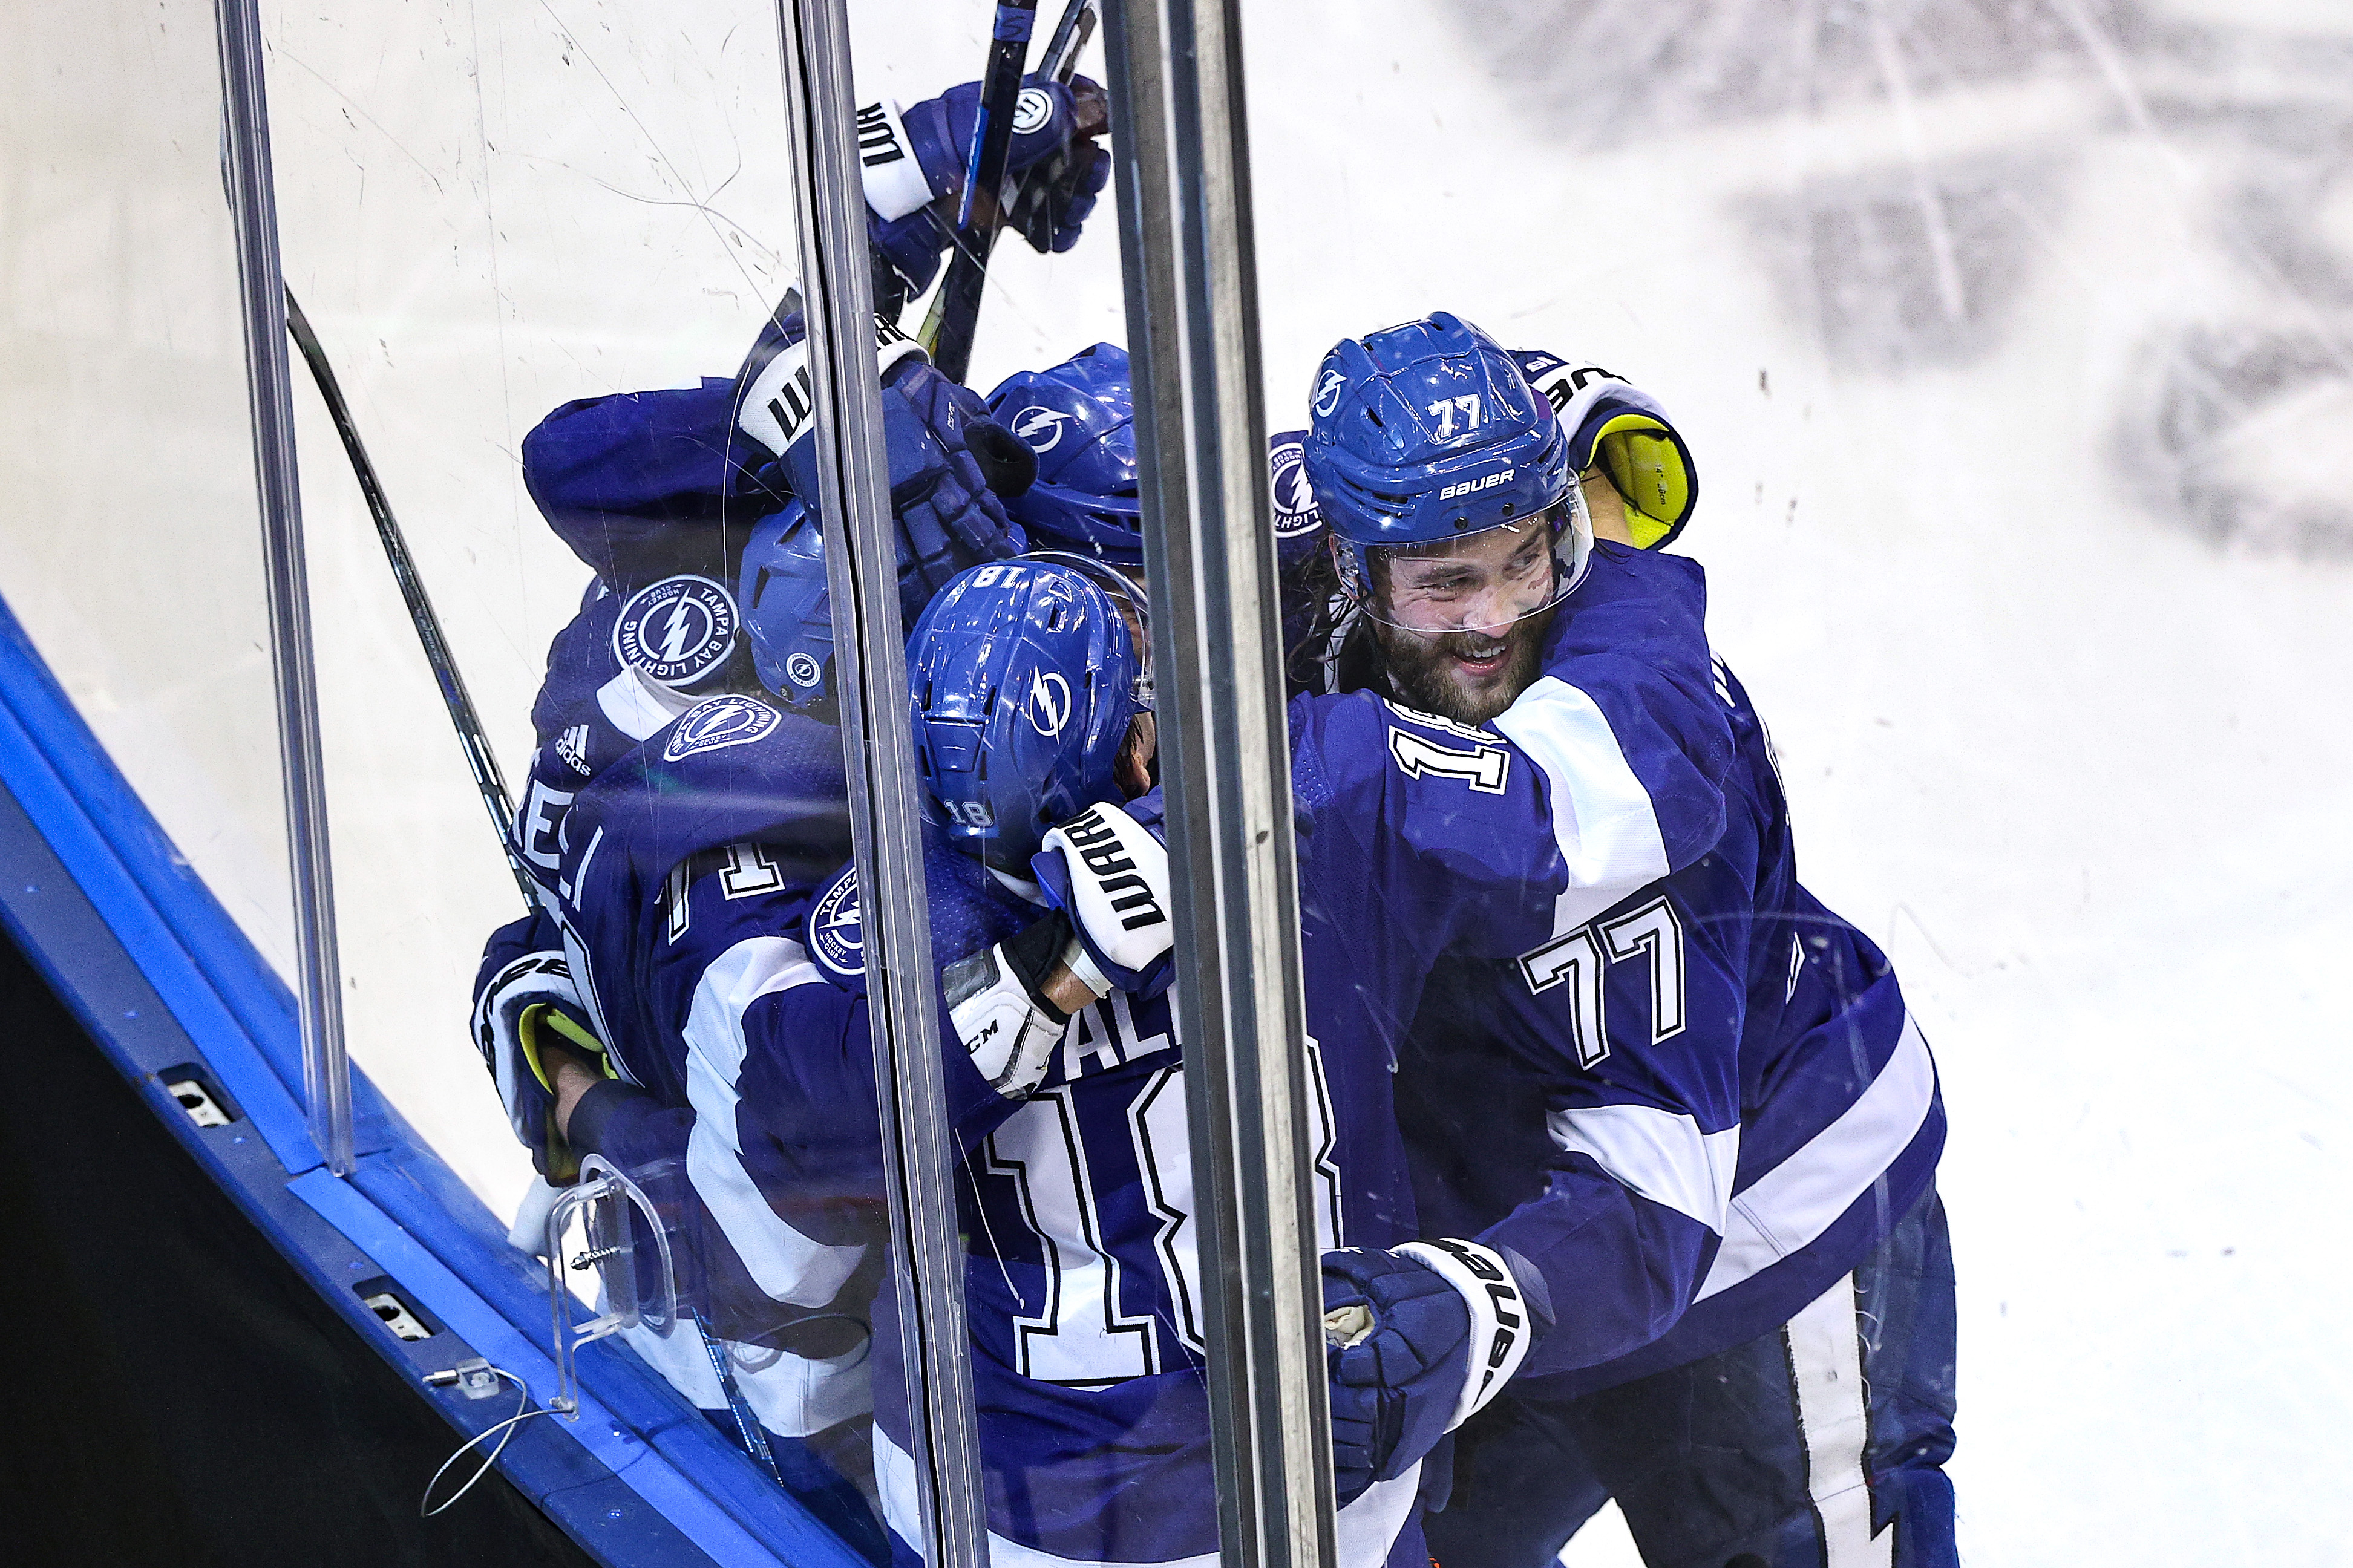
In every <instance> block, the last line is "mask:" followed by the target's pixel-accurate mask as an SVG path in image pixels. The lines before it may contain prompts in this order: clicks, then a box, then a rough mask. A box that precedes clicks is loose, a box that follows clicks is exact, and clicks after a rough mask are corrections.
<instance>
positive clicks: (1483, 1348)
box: [1396, 1237, 1534, 1432]
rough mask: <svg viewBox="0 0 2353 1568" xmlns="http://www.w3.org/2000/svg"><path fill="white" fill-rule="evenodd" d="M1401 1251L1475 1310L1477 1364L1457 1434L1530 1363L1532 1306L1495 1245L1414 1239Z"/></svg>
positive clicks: (1469, 1375) (1465, 1386)
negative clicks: (1522, 1366) (1525, 1363)
mask: <svg viewBox="0 0 2353 1568" xmlns="http://www.w3.org/2000/svg"><path fill="white" fill-rule="evenodd" d="M1396 1250H1397V1252H1398V1255H1399V1256H1400V1257H1404V1258H1412V1259H1413V1260H1414V1261H1415V1262H1417V1263H1421V1264H1426V1265H1428V1266H1429V1267H1430V1268H1432V1269H1434V1270H1436V1271H1437V1273H1438V1275H1439V1277H1440V1279H1444V1280H1445V1281H1446V1282H1447V1283H1448V1284H1449V1285H1451V1286H1453V1287H1454V1289H1455V1290H1456V1291H1457V1292H1458V1293H1460V1294H1461V1297H1462V1300H1463V1303H1464V1304H1465V1305H1466V1306H1468V1307H1469V1308H1470V1310H1471V1364H1470V1367H1469V1368H1468V1370H1467V1372H1466V1374H1465V1375H1464V1377H1463V1379H1462V1394H1461V1397H1460V1398H1459V1399H1457V1400H1456V1402H1455V1405H1454V1414H1453V1416H1452V1417H1451V1419H1450V1420H1449V1421H1448V1422H1447V1424H1446V1430H1448V1431H1449V1432H1451V1431H1453V1430H1454V1428H1456V1427H1457V1426H1461V1425H1462V1423H1464V1422H1465V1421H1468V1420H1469V1419H1471V1417H1472V1416H1473V1415H1477V1414H1478V1413H1479V1412H1480V1411H1481V1410H1482V1409H1483V1408H1485V1407H1486V1405H1487V1404H1488V1402H1489V1401H1491V1400H1493V1398H1494V1397H1495V1395H1497V1394H1501V1393H1502V1392H1503V1391H1504V1384H1507V1383H1509V1382H1511V1381H1512V1376H1513V1374H1514V1373H1517V1372H1518V1371H1519V1370H1520V1363H1522V1362H1523V1361H1525V1360H1526V1359H1527V1353H1528V1342H1529V1341H1530V1340H1531V1339H1532V1338H1533V1337H1534V1333H1533V1330H1534V1324H1533V1323H1532V1322H1531V1321H1530V1319H1529V1313H1528V1304H1527V1302H1526V1300H1525V1299H1524V1298H1523V1297H1522V1295H1521V1293H1520V1286H1519V1281H1518V1280H1516V1279H1514V1278H1513V1277H1512V1270H1511V1268H1510V1267H1509V1266H1508V1265H1506V1264H1505V1263H1504V1258H1503V1255H1502V1254H1501V1253H1499V1252H1497V1251H1495V1250H1494V1248H1493V1247H1482V1246H1481V1245H1479V1243H1477V1242H1475V1241H1457V1240H1455V1239H1453V1238H1452V1237H1439V1238H1437V1239H1435V1240H1431V1241H1409V1242H1407V1243H1406V1244H1405V1245H1404V1246H1402V1247H1398V1248H1397V1249H1396Z"/></svg>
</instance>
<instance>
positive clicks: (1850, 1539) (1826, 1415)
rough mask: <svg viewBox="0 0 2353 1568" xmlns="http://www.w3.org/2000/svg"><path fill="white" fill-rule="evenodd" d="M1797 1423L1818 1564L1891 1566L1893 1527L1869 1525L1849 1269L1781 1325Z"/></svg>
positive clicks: (1865, 1393) (1864, 1422) (1863, 1400)
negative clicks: (1818, 1537) (1819, 1544)
mask: <svg viewBox="0 0 2353 1568" xmlns="http://www.w3.org/2000/svg"><path fill="white" fill-rule="evenodd" d="M1781 1342H1782V1344H1783V1346H1784V1347H1785V1348H1786V1349H1787V1351H1788V1358H1789V1381H1790V1384H1791V1385H1792V1386H1793V1388H1794V1390H1795V1392H1796V1394H1797V1398H1798V1426H1799V1430H1800V1432H1801V1433H1802V1434H1803V1436H1804V1438H1805V1444H1806V1495H1807V1497H1808V1498H1809V1499H1810V1500H1811V1502H1812V1504H1813V1509H1814V1518H1815V1520H1816V1521H1818V1523H1819V1524H1820V1529H1821V1539H1822V1568H1890V1565H1891V1564H1892V1563H1893V1562H1894V1551H1895V1532H1894V1531H1882V1532H1880V1533H1878V1534H1876V1535H1874V1534H1873V1532H1872V1529H1871V1484H1870V1477H1869V1475H1868V1474H1867V1473H1866V1472H1865V1470H1864V1468H1863V1464H1864V1453H1865V1450H1866V1449H1867V1448H1868V1447H1869V1445H1870V1442H1871V1410H1870V1405H1869V1399H1870V1391H1869V1387H1868V1385H1867V1384H1865V1383H1864V1382H1863V1376H1862V1336H1861V1335H1860V1333H1859V1332H1858V1331H1857V1328H1856V1324H1855V1315H1854V1276H1853V1275H1852V1274H1847V1275H1841V1277H1840V1279H1839V1282H1838V1283H1837V1284H1835V1285H1833V1286H1831V1288H1830V1289H1827V1290H1825V1291H1823V1292H1822V1293H1821V1294H1820V1296H1818V1297H1816V1298H1815V1299H1814V1300H1813V1302H1812V1304H1811V1305H1810V1306H1808V1307H1806V1308H1805V1309H1804V1310H1802V1311H1800V1312H1799V1314H1798V1315H1797V1316H1796V1317H1794V1318H1791V1319H1790V1320H1789V1321H1788V1324H1787V1325H1786V1326H1785V1327H1784V1328H1783V1329H1782V1330H1781Z"/></svg>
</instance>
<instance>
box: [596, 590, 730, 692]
mask: <svg viewBox="0 0 2353 1568" xmlns="http://www.w3.org/2000/svg"><path fill="white" fill-rule="evenodd" d="M738 619H739V617H738V616H737V615H736V613H735V596H734V595H733V594H730V593H729V592H728V591H727V590H726V589H725V588H724V587H723V586H722V585H721V584H717V583H714V582H712V580H711V579H710V578H708V577H695V576H680V577H665V578H663V579H662V580H661V581H660V582H659V583H656V584H654V585H653V586H651V587H649V588H645V589H642V590H640V591H639V592H638V593H637V594H635V595H632V596H631V597H630V599H629V602H628V604H626V605H622V606H621V614H620V616H619V618H618V619H617V620H615V621H614V623H613V657H614V658H617V659H618V660H620V661H621V663H622V664H623V665H625V666H627V667H628V668H631V669H636V670H641V671H643V672H644V673H645V675H646V676H647V678H648V679H651V680H655V681H659V683H660V684H662V685H664V686H686V685H690V684H691V683H692V682H694V681H697V680H700V679H702V677H704V676H706V675H708V674H710V673H711V672H712V670H713V669H715V668H718V667H719V666H720V665H721V664H723V663H724V662H725V661H726V658H727V656H728V655H729V654H731V653H733V652H734V651H735V627H736V624H737V621H738Z"/></svg>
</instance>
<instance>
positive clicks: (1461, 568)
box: [1366, 516, 1560, 724]
mask: <svg viewBox="0 0 2353 1568" xmlns="http://www.w3.org/2000/svg"><path fill="white" fill-rule="evenodd" d="M1554 525H1555V520H1554V519H1553V518H1552V517H1550V516H1544V517H1535V518H1530V519H1528V520H1527V521H1526V522H1525V523H1523V524H1521V525H1519V526H1516V527H1502V528H1491V529H1488V530H1485V531H1482V532H1480V533H1475V534H1472V535H1470V536H1469V537H1467V538H1464V539H1460V540H1453V541H1449V542H1446V543H1445V544H1444V545H1443V546H1441V547H1437V548H1426V549H1418V550H1414V551H1410V552H1409V551H1404V550H1399V551H1397V552H1389V553H1387V554H1386V555H1385V556H1384V557H1383V558H1382V559H1381V561H1380V563H1379V564H1378V565H1377V567H1376V568H1375V571H1374V578H1375V581H1374V583H1373V585H1372V588H1373V596H1372V603H1371V605H1369V608H1370V610H1371V614H1370V615H1368V616H1366V620H1367V622H1368V623H1369V624H1370V625H1371V626H1372V628H1373V636H1374V638H1375V640H1376V641H1377V643H1378V645H1379V647H1380V650H1381V655H1382V658H1383V659H1384V660H1385V661H1386V662H1387V664H1388V676H1389V684H1390V686H1391V687H1392V688H1394V689H1395V690H1396V692H1397V694H1398V700H1401V701H1404V702H1406V703H1408V704H1409V705H1410V706H1412V707H1415V708H1419V709H1420V710H1422V711H1424V712H1426V713H1435V714H1437V715H1439V716H1440V718H1445V719H1451V720H1453V721H1456V722H1457V723H1463V724H1481V723H1484V722H1485V721H1488V720H1490V719H1493V717H1494V716H1495V715H1496V714H1498V713H1501V712H1502V711H1503V710H1504V709H1506V708H1509V707H1510V706H1511V705H1512V702H1513V700H1514V699H1515V698H1517V697H1518V696H1519V694H1520V693H1521V692H1523V691H1525V690H1526V689H1527V688H1528V685H1529V683H1530V682H1531V681H1533V680H1535V678H1536V671H1537V668H1538V661H1539V659H1540V658H1541V657H1542V654H1543V651H1544V640H1545V634H1546V632H1547V631H1548V630H1550V629H1551V626H1552V617H1553V605H1555V604H1556V603H1557V593H1556V589H1557V585H1558V584H1559V581H1560V578H1559V574H1558V572H1557V569H1556V562H1555V560H1554V556H1553V542H1554Z"/></svg>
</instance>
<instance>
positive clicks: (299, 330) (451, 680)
mask: <svg viewBox="0 0 2353 1568" xmlns="http://www.w3.org/2000/svg"><path fill="white" fill-rule="evenodd" d="M286 330H287V331H288V332H290V333H291V334H292V335H293V338H294V342H295V346H296V347H298V348H300V349H301V351H302V358H303V360H304V361H305V362H307V363H309V365H310V366H311V379H312V380H313V381H315V382H317V383H318V384H319V395H320V396H321V397H322V399H324V400H325V402H326V405H327V414H328V416H329V417H330V418H332V419H333V420H334V422H335V434H336V435H338V436H340V437H343V455H344V456H345V457H348V458H350V459H351V460H352V473H353V476H354V477H355V478H357V479H358V480H359V482H360V494H362V495H363V496H364V497H366V498H367V509H368V515H369V516H370V517H372V518H374V519H375V536H376V538H378V539H379V540H381V541H383V542H384V555H385V560H386V561H388V562H390V563H392V576H393V581H395V582H396V583H398V584H400V596H401V598H402V600H403V601H404V602H406V605H408V620H409V624H410V625H411V626H415V627H416V628H417V641H418V642H420V643H422V644H423V645H424V646H425V662H426V663H427V664H429V665H431V666H432V667H433V679H435V680H436V681H438V682H439V683H440V687H441V702H442V705H443V706H444V707H446V708H448V710H449V722H450V723H452V724H454V725H456V726H457V729H458V744H459V746H461V747H462V748H464V750H465V752H466V766H467V767H468V768H469V769H470V770H472V772H473V775H474V787H475V789H477V790H479V791H480V793H481V796H482V809H483V810H485V811H487V812H489V813H490V814H491V827H492V829H493V830H494V831H496V833H497V834H498V836H499V849H500V852H501V853H502V854H504V855H505V856H506V858H507V868H508V869H509V870H511V871H512V872H513V873H514V879H515V886H516V887H517V888H519V889H522V898H523V902H524V903H526V904H528V905H529V906H531V907H532V908H533V909H534V910H535V909H537V908H538V907H539V896H538V891H537V885H536V884H535V883H533V881H532V879H531V874H530V873H529V872H527V871H525V870H524V869H523V868H522V861H520V860H518V859H516V858H515V852H514V847H513V846H512V844H510V843H509V842H508V841H507V827H508V825H509V824H510V823H512V821H513V820H514V805H513V803H512V801H511V800H510V799H509V798H508V796H507V781H506V779H505V778H504V777H503V776H502V775H501V773H499V760H498V758H497V757H496V756H495V755H494V754H492V752H491V742H490V741H489V739H488V738H487V737H486V736H484V735H483V733H482V721H481V719H480V716H478V715H477V714H476V713H475V711H474V700H473V699H472V698H471V697H470V696H468V695H467V693H466V679H465V677H463V676H461V675H459V673H458V661H457V659H456V658H453V657H452V656H451V655H450V652H449V643H448V638H446V637H443V636H442V635H441V617H440V616H437V615H435V614H434V613H433V601H432V600H431V599H429V598H427V597H426V595H425V584H424V581H423V580H422V579H421V578H419V577H418V576H417V563H416V561H415V560H414V559H413V558H412V557H411V556H410V555H409V553H408V542H407V541H406V539H404V538H402V537H401V532H400V524H399V523H397V522H396V521H393V516H392V503H391V502H390V501H387V500H385V497H384V484H383V482H382V481H381V480H379V479H377V478H376V472H375V464H374V463H372V462H370V461H369V460H368V454H367V447H365V446H364V445H363V444H362V443H361V441H360V432H359V426H356V425H354V424H353V423H352V411H351V407H350V405H347V404H346V403H344V401H343V386H342V384H340V383H339V382H337V381H336V379H335V368H334V366H332V365H331V364H329V363H327V353H326V351H325V350H324V349H322V348H321V347H320V346H319V335H318V334H317V333H316V332H314V331H311V321H310V318H309V317H307V316H305V315H303V314H302V305H301V301H300V300H296V299H295V298H294V290H293V289H287V290H286Z"/></svg>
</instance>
